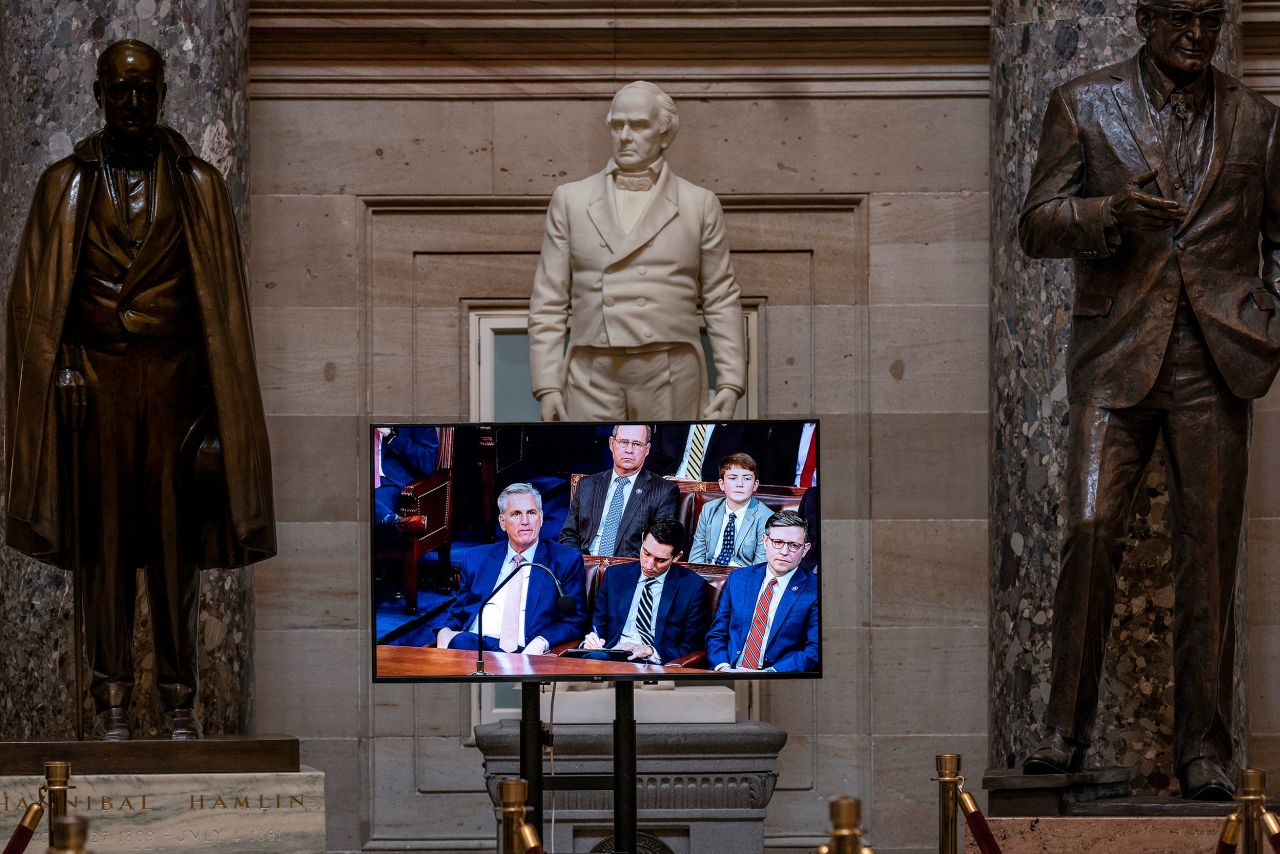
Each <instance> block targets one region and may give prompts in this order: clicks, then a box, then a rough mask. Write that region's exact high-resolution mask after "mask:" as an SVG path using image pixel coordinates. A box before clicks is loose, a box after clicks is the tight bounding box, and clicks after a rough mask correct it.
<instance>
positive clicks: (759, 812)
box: [476, 721, 787, 854]
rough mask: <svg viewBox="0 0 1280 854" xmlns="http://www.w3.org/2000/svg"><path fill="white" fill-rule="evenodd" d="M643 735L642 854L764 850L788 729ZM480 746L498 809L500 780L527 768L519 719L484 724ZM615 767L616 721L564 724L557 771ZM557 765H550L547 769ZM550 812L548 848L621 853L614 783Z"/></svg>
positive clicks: (746, 726) (670, 729)
mask: <svg viewBox="0 0 1280 854" xmlns="http://www.w3.org/2000/svg"><path fill="white" fill-rule="evenodd" d="M636 741H637V750H636V754H637V755H636V770H637V780H636V790H637V791H636V799H637V806H638V813H639V829H640V837H641V838H640V839H639V848H640V851H643V852H646V854H648V852H653V854H698V852H703V851H762V850H764V817H765V807H767V806H768V804H769V800H770V799H771V798H772V797H773V787H774V784H775V783H776V782H777V779H778V751H779V750H781V749H782V747H783V745H784V744H786V741H787V734H786V733H785V732H783V731H782V730H780V729H778V728H777V727H773V726H769V725H768V724H761V723H753V722H743V723H732V724H675V725H673V724H665V725H657V724H640V725H639V726H638V727H637V735H636ZM476 746H477V747H479V748H480V751H481V752H482V753H483V754H484V767H485V782H486V783H487V784H488V787H489V796H490V797H491V798H492V799H493V802H494V804H495V806H496V805H497V803H498V782H499V781H500V780H502V779H506V778H509V777H516V776H519V773H520V726H519V722H518V721H502V722H501V723H498V724H489V725H486V726H479V727H476ZM612 770H613V733H612V727H611V726H609V725H594V724H588V725H577V726H563V725H558V726H556V729H555V771H556V773H557V774H610V773H611V772H612ZM550 771H551V768H550V766H549V765H548V766H544V769H543V773H544V774H549V773H550ZM553 797H554V804H553V800H552V799H553ZM553 806H554V809H553ZM553 814H554V816H555V830H554V832H553V831H552V822H551V817H552V815H553ZM543 815H544V819H545V826H544V828H543V831H544V835H545V836H546V837H547V838H546V839H544V843H545V844H546V846H547V850H553V849H552V847H551V844H550V843H551V841H552V839H554V845H555V847H554V850H555V851H562V852H571V851H572V852H580V851H581V852H590V851H602V852H607V851H612V850H613V848H612V836H613V791H612V789H609V790H586V791H566V792H555V793H554V795H553V793H552V792H550V791H547V792H546V793H545V794H544V795H543ZM645 837H647V838H645Z"/></svg>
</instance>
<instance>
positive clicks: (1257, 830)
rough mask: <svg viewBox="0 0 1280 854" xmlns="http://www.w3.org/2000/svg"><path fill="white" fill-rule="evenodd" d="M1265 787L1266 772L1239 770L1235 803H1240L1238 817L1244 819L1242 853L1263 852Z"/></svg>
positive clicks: (1259, 853)
mask: <svg viewBox="0 0 1280 854" xmlns="http://www.w3.org/2000/svg"><path fill="white" fill-rule="evenodd" d="M1266 788H1267V775H1266V772H1264V771H1261V770H1259V769H1257V768H1246V769H1244V770H1243V771H1241V772H1240V788H1239V789H1238V790H1237V792H1236V803H1237V804H1239V805H1240V806H1239V812H1240V817H1241V819H1243V821H1244V833H1243V834H1242V837H1243V840H1242V841H1243V843H1244V844H1243V846H1242V848H1243V851H1244V854H1262V852H1263V847H1262V846H1263V843H1264V839H1263V828H1262V811H1263V809H1264V808H1265V807H1266V802H1267V796H1266V794H1265V792H1266Z"/></svg>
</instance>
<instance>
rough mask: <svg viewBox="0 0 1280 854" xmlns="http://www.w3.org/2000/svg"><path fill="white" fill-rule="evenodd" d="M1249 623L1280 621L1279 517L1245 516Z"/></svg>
mask: <svg viewBox="0 0 1280 854" xmlns="http://www.w3.org/2000/svg"><path fill="white" fill-rule="evenodd" d="M1245 598H1246V599H1247V600H1248V602H1249V625H1251V626H1259V625H1276V624H1278V623H1280V519H1256V518H1255V519H1250V520H1249V592H1248V594H1247V595H1246V597H1245Z"/></svg>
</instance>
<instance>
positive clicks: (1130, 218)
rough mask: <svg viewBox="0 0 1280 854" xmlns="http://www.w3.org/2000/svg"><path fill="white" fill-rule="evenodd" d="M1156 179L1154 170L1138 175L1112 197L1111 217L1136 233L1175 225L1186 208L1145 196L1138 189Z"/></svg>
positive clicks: (1172, 202)
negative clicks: (1136, 231)
mask: <svg viewBox="0 0 1280 854" xmlns="http://www.w3.org/2000/svg"><path fill="white" fill-rule="evenodd" d="M1155 177H1156V172H1155V170H1152V171H1150V172H1147V173H1146V174H1144V175H1139V176H1137V177H1136V178H1134V179H1133V180H1132V181H1130V182H1129V183H1127V184H1125V185H1124V189H1123V190H1121V191H1120V192H1118V193H1115V194H1114V195H1112V196H1111V215H1112V216H1113V217H1115V219H1116V222H1118V223H1119V224H1121V225H1124V226H1128V227H1129V228H1133V229H1137V230H1139V231H1162V230H1164V229H1166V228H1168V227H1169V226H1171V225H1177V224H1178V223H1180V222H1182V220H1183V219H1184V218H1185V217H1186V215H1187V209H1186V208H1184V207H1182V206H1181V205H1179V204H1178V203H1177V202H1176V201H1174V200H1173V199H1165V198H1162V197H1160V196H1153V195H1151V194H1150V193H1144V192H1143V191H1142V190H1141V189H1140V187H1141V186H1142V185H1143V184H1146V183H1148V182H1150V181H1152V180H1154V179H1155Z"/></svg>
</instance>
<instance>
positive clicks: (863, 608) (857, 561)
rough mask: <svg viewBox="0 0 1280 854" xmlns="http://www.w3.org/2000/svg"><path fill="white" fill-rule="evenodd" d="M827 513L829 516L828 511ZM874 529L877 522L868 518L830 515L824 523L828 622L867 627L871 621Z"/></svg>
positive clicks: (824, 610)
mask: <svg viewBox="0 0 1280 854" xmlns="http://www.w3.org/2000/svg"><path fill="white" fill-rule="evenodd" d="M823 515H824V516H826V513H825V511H824V512H823ZM879 524H880V523H875V525H876V526H878V525H879ZM872 530H873V524H872V523H871V521H870V520H867V519H854V520H844V519H832V518H827V519H826V521H824V522H823V523H822V624H823V625H824V626H830V627H839V628H865V627H867V626H870V625H871V614H872V610H871V602H872V584H871V573H872V562H871V555H872ZM878 559H879V558H877V560H878Z"/></svg>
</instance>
